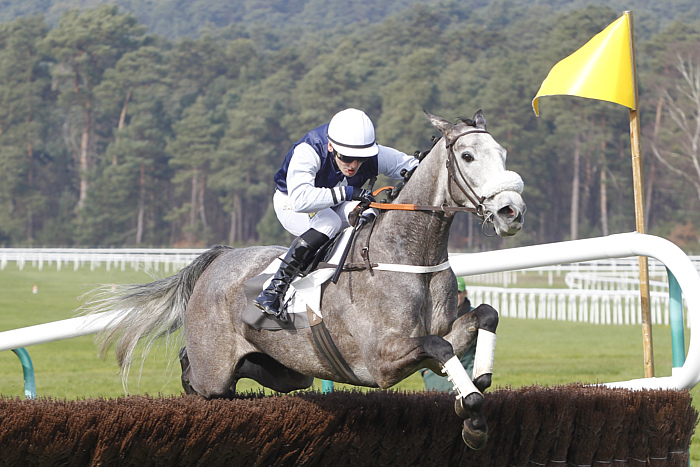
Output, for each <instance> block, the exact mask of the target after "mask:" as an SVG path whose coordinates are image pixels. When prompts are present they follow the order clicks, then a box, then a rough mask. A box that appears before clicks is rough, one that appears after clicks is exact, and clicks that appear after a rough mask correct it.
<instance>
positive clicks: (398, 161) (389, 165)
mask: <svg viewBox="0 0 700 467" xmlns="http://www.w3.org/2000/svg"><path fill="white" fill-rule="evenodd" d="M377 162H378V168H377V171H378V172H379V173H380V174H382V175H386V176H387V177H389V178H393V179H394V180H401V179H403V176H402V175H401V171H402V170H403V169H406V170H408V171H410V170H413V169H414V168H415V167H417V166H418V159H416V158H415V157H413V156H409V155H406V154H404V153H403V152H401V151H397V150H396V149H393V148H390V147H387V146H381V145H379V154H378V157H377Z"/></svg>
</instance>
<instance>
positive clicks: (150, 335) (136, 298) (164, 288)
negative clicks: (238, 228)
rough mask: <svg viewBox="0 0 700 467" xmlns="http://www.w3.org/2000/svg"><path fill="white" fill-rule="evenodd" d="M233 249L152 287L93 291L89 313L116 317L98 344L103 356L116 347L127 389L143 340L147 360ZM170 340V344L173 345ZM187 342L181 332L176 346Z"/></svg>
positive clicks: (213, 252) (206, 256) (220, 249)
mask: <svg viewBox="0 0 700 467" xmlns="http://www.w3.org/2000/svg"><path fill="white" fill-rule="evenodd" d="M229 250H231V247H227V246H215V247H213V248H211V249H210V250H208V251H206V252H204V253H202V254H201V255H199V256H198V257H197V258H195V260H194V261H192V263H190V264H189V265H188V266H187V267H185V268H184V269H182V270H181V271H180V272H178V273H177V274H175V275H172V276H170V277H166V278H163V279H159V280H157V281H154V282H151V283H148V284H127V285H118V286H111V285H105V286H102V287H100V288H98V289H96V290H95V291H93V293H92V296H91V297H90V299H88V300H87V302H86V304H85V305H84V306H83V308H84V309H86V310H87V311H88V314H95V313H102V312H107V313H112V314H114V318H113V319H112V320H111V322H110V323H109V325H108V326H107V327H106V328H105V330H104V331H101V332H100V333H98V335H97V341H98V342H101V346H100V355H101V356H102V357H104V356H105V354H106V353H107V350H108V349H109V348H110V347H111V346H112V345H114V348H115V353H116V356H117V362H118V363H119V367H120V368H121V373H122V381H123V383H124V387H125V388H126V381H127V378H128V374H129V368H130V365H131V362H132V360H133V358H134V353H135V351H136V348H137V344H138V343H139V342H140V341H142V340H143V345H144V346H143V350H142V352H141V354H142V355H143V356H144V357H145V355H146V354H148V352H149V350H150V349H151V347H152V346H153V343H154V342H155V341H156V340H157V339H159V338H162V337H169V336H170V334H172V333H173V332H175V331H176V330H177V329H179V328H180V327H182V326H183V325H184V322H185V311H186V309H187V302H188V301H189V299H190V295H191V294H192V290H193V289H194V285H195V283H196V282H197V279H199V277H200V276H201V275H202V273H203V272H204V270H205V269H206V268H207V267H208V266H209V265H210V264H211V263H212V262H213V261H214V260H215V259H216V258H218V257H219V256H220V255H222V254H223V253H225V252H227V251H229ZM168 341H169V339H167V340H166V344H170V342H168ZM183 342H184V333H181V334H180V338H179V339H178V342H176V344H178V346H179V344H182V343H183ZM169 346H170V345H168V347H169Z"/></svg>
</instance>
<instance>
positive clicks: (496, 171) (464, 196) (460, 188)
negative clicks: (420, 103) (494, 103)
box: [425, 110, 527, 237]
mask: <svg viewBox="0 0 700 467" xmlns="http://www.w3.org/2000/svg"><path fill="white" fill-rule="evenodd" d="M425 116H426V117H427V118H428V120H429V121H430V123H431V124H432V125H433V126H434V127H435V128H437V129H438V130H440V133H442V135H443V137H444V141H445V149H446V151H447V157H448V160H447V170H448V171H449V174H448V176H449V182H448V187H447V192H448V200H449V199H451V200H452V201H453V202H455V203H457V204H458V205H461V206H470V205H471V206H473V207H475V208H477V210H478V211H477V212H478V214H480V215H483V216H484V221H485V222H492V223H493V226H494V228H495V230H496V233H497V234H498V235H500V236H501V237H508V236H511V235H515V234H516V233H517V232H518V231H519V230H520V229H521V228H522V225H523V221H524V215H525V211H526V210H527V207H526V206H525V202H524V201H523V199H522V197H521V196H520V194H521V193H522V191H523V181H522V179H521V178H520V175H518V174H517V173H515V172H512V171H510V170H506V150H505V149H504V148H503V147H502V146H501V145H500V144H498V143H497V142H496V140H495V139H494V138H493V137H492V136H491V134H489V133H488V132H487V131H486V119H485V118H484V115H483V114H482V113H481V110H479V111H478V112H477V113H476V114H475V115H474V119H473V120H468V119H462V121H461V122H459V123H457V124H452V123H450V122H448V121H447V120H445V119H444V118H441V117H438V116H435V115H432V114H430V113H429V112H425Z"/></svg>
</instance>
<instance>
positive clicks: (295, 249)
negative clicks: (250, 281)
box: [253, 229, 328, 321]
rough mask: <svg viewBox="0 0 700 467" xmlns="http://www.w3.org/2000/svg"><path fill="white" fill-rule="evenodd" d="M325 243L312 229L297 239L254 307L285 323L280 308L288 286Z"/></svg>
mask: <svg viewBox="0 0 700 467" xmlns="http://www.w3.org/2000/svg"><path fill="white" fill-rule="evenodd" d="M327 241H328V237H327V236H326V235H324V234H322V233H320V232H318V231H316V230H314V229H309V230H308V231H306V232H304V233H303V234H302V235H301V236H299V237H297V238H296V239H295V240H294V241H293V242H292V245H291V246H290V247H289V251H287V254H286V255H285V257H284V258H283V259H282V265H281V266H280V268H279V269H278V270H277V272H276V273H275V276H274V277H273V278H272V281H270V285H268V286H267V288H266V289H265V290H263V291H262V292H261V293H260V295H258V298H256V299H255V300H253V303H255V306H257V307H258V308H260V310H262V312H263V313H267V314H269V315H272V316H274V317H275V318H277V319H279V320H280V321H287V315H286V313H283V312H282V311H283V310H281V309H280V308H281V307H282V300H283V299H284V295H285V294H286V293H287V289H288V288H289V284H291V283H292V280H294V278H295V277H297V275H299V273H300V272H301V271H303V270H304V269H306V268H308V267H309V265H310V264H311V262H312V261H313V259H314V256H315V255H316V252H317V251H318V249H319V248H321V246H323V244H324V243H326V242H327Z"/></svg>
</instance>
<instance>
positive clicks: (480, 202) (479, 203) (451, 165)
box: [445, 128, 489, 221]
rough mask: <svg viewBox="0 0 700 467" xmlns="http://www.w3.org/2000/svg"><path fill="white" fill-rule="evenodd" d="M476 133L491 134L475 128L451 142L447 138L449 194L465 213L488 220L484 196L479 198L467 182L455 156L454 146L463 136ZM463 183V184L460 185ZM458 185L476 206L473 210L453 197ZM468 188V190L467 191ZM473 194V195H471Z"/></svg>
mask: <svg viewBox="0 0 700 467" xmlns="http://www.w3.org/2000/svg"><path fill="white" fill-rule="evenodd" d="M474 133H486V134H488V133H489V132H488V131H486V130H482V129H481V128H474V129H473V130H467V131H465V132H464V133H460V134H459V135H457V136H456V137H455V138H454V139H453V140H452V141H451V142H449V141H447V138H445V147H446V148H447V149H448V153H447V161H446V162H445V164H446V166H447V174H448V177H449V178H448V181H447V192H448V193H449V194H450V197H451V198H452V201H454V203H455V204H456V205H457V206H458V207H461V208H463V209H464V210H465V211H467V210H468V211H469V212H474V214H475V215H476V216H477V217H479V218H480V219H482V220H484V221H485V220H486V215H485V213H484V200H485V199H486V198H484V197H483V196H479V195H477V194H476V191H474V188H472V186H471V184H470V183H469V181H468V180H467V178H466V177H465V176H464V174H463V173H462V169H460V168H459V164H457V161H456V159H457V156H456V155H455V151H454V145H455V143H456V142H457V140H459V138H461V137H462V136H466V135H471V134H474ZM457 175H459V178H460V180H458V179H457ZM460 181H461V183H460ZM453 184H454V185H456V186H457V188H459V191H461V192H462V194H464V196H466V197H467V199H468V200H469V201H470V202H471V203H472V204H473V205H474V207H473V208H469V207H468V206H464V205H462V204H459V203H458V202H457V200H456V199H455V197H454V195H452V186H453ZM465 188H466V189H465ZM467 190H469V191H467ZM470 192H471V193H470Z"/></svg>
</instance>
